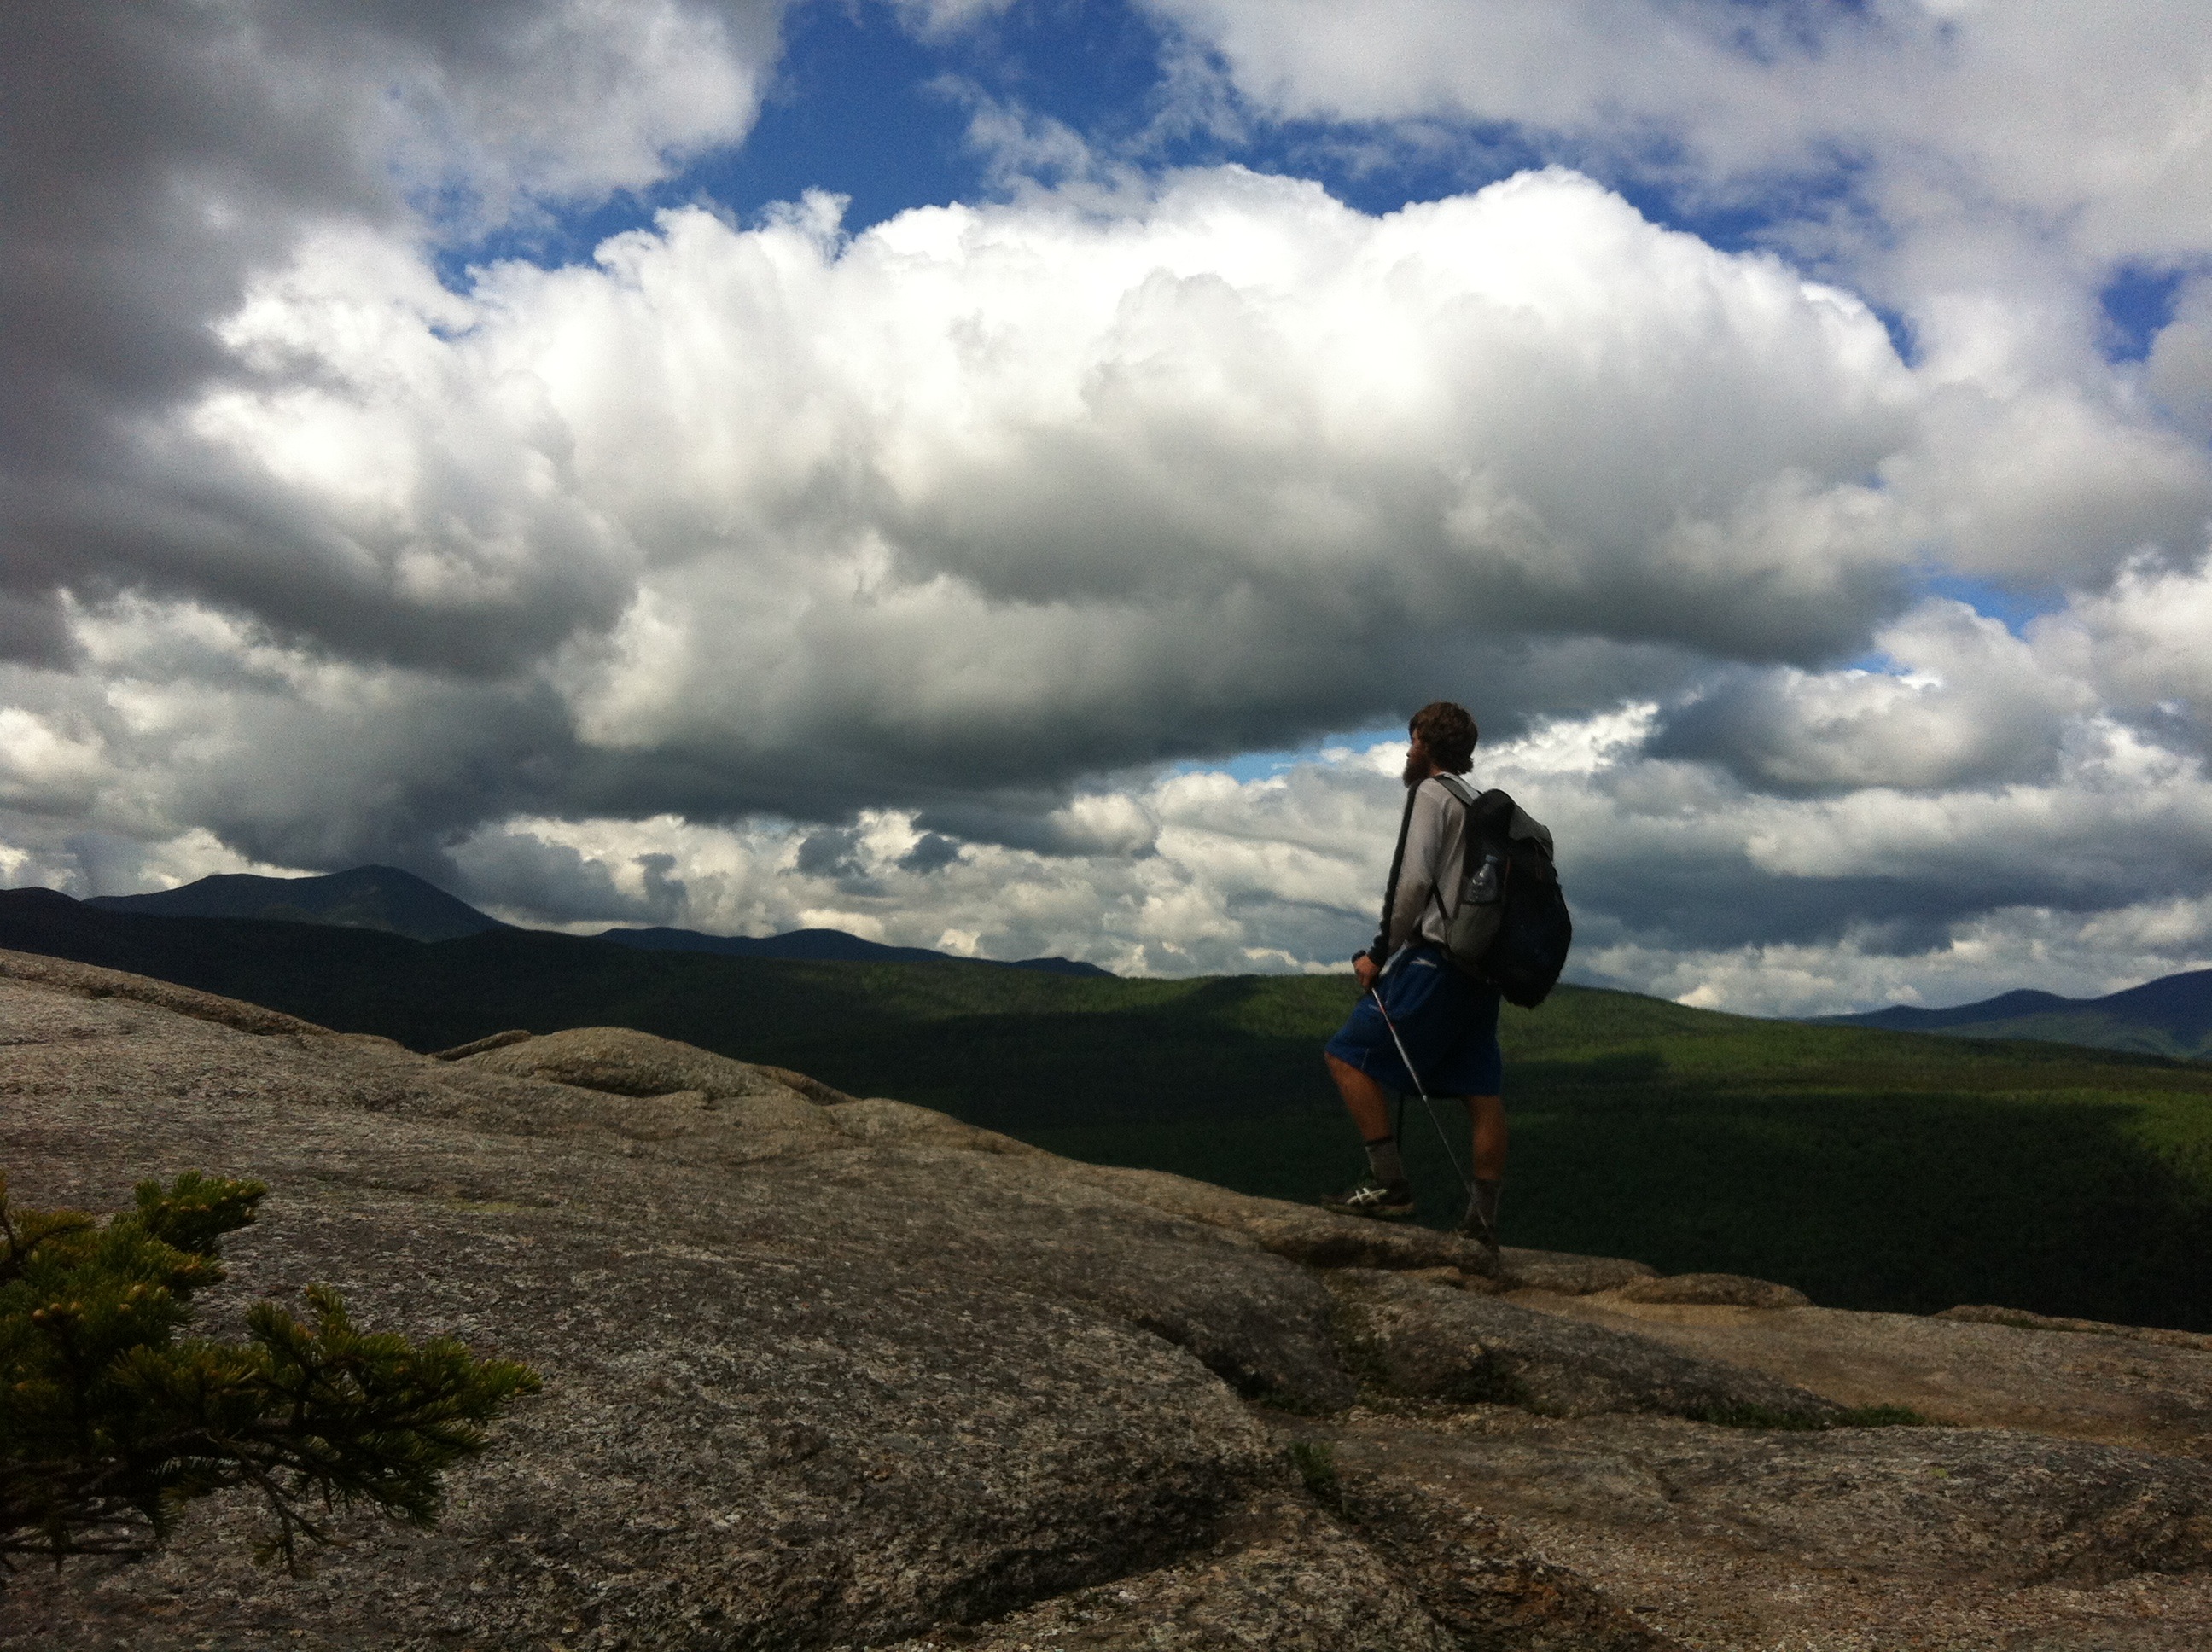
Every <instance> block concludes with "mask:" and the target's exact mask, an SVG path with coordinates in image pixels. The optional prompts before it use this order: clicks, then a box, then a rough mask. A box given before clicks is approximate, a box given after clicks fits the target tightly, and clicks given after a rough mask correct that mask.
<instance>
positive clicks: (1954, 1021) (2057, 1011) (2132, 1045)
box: [1817, 969, 2212, 1059]
mask: <svg viewBox="0 0 2212 1652" xmlns="http://www.w3.org/2000/svg"><path fill="white" fill-rule="evenodd" d="M1817 1018H1818V1019H1819V1020H1820V1021H1821V1022H1824V1023H1827V1024H1829V1025H1832V1026H1841V1027H1880V1028H1882V1029H1886V1030H1887V1031H1890V1032H1928V1033H1944V1034H1948V1035H1949V1036H1953V1037H1958V1038H2032V1039H2037V1040H2040V1041H2042V1042H2046V1043H2054V1044H2089V1045H2093V1046H2095V1047H2097V1048H2101V1049H2113V1050H2132V1051H2136V1052H2139V1053H2142V1054H2151V1055H2173V1056H2181V1057H2184V1058H2188V1059H2202V1058H2205V1057H2212V969H2191V970H2187V971H2185V972H2184V973H2182V974H2180V975H2161V976H2160V977H2159V979H2157V980H2156V981H2145V982H2144V983H2143V984H2142V986H2140V987H2129V988H2127V989H2126V990H2125V991H2124V992H2118V993H2106V995H2105V996H2104V997H2102V998H2062V997H2061V996H2060V995H2059V994H2057V993H2041V992H2036V991H2033V990H2032V989H2027V988H2023V989H2021V990H2020V991H2016V992H2010V993H2000V994H1998V995H1997V996H1996V998H1990V999H1983V1000H1982V1001H1981V1002H1980V1003H1978V1004H1959V1005H1952V1006H1951V1007H1950V1008H1948V1009H1942V1010H1922V1009H1916V1008H1914V1007H1912V1006H1911V1005H1903V1004H1894V1005H1890V1006H1889V1007H1888V1008H1887V1009H1885V1010H1869V1011H1864V1012H1863V1013H1862V1014H1858V1015H1831V1016H1821V1017H1817Z"/></svg>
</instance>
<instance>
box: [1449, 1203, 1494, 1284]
mask: <svg viewBox="0 0 2212 1652" xmlns="http://www.w3.org/2000/svg"><path fill="white" fill-rule="evenodd" d="M1454 1231H1455V1232H1456V1233H1457V1234H1458V1235H1459V1236H1460V1237H1461V1238H1462V1239H1466V1240H1468V1241H1471V1242H1473V1243H1474V1247H1475V1248H1476V1249H1477V1250H1479V1251H1480V1252H1481V1253H1482V1255H1481V1260H1480V1264H1479V1265H1478V1266H1477V1270H1476V1271H1477V1272H1480V1273H1483V1274H1486V1275H1487V1276H1488V1277H1489V1278H1493V1279H1494V1278H1497V1277H1498V1233H1497V1230H1495V1229H1494V1228H1492V1226H1491V1225H1490V1224H1489V1223H1487V1222H1486V1221H1484V1220H1483V1219H1482V1212H1480V1211H1479V1210H1477V1209H1475V1208H1474V1206H1472V1205H1469V1206H1468V1208H1467V1214H1466V1215H1465V1216H1462V1218H1460V1219H1459V1226H1458V1227H1457V1228H1455V1230H1454Z"/></svg>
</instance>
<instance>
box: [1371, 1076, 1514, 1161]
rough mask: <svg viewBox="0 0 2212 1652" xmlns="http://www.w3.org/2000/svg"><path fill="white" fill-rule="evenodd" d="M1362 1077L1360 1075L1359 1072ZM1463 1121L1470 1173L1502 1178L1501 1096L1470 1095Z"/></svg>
mask: <svg viewBox="0 0 2212 1652" xmlns="http://www.w3.org/2000/svg"><path fill="white" fill-rule="evenodd" d="M1361 1076H1362V1077H1363V1078H1364V1076H1365V1075H1364V1074H1362V1075H1361ZM1467 1122H1468V1129H1469V1131H1470V1132H1471V1133H1472V1134H1473V1135H1474V1174H1475V1177H1476V1179H1477V1180H1478V1181H1504V1179H1505V1098H1504V1096H1468V1098H1467Z"/></svg>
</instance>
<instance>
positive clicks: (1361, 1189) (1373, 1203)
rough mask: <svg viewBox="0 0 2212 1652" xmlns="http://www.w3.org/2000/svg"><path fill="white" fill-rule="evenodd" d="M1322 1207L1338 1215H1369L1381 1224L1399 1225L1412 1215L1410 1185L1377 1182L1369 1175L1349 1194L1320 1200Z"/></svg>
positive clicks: (1407, 1182) (1408, 1182)
mask: <svg viewBox="0 0 2212 1652" xmlns="http://www.w3.org/2000/svg"><path fill="white" fill-rule="evenodd" d="M1322 1209H1324V1210H1331V1211H1334V1212H1337V1213H1338V1214H1339V1215H1341V1216H1371V1217H1374V1218H1376V1219H1377V1220H1379V1221H1383V1222H1402V1221H1404V1220H1405V1219H1406V1218H1407V1217H1409V1216H1411V1215H1412V1214H1413V1183H1412V1182H1410V1181H1376V1180H1375V1178H1374V1177H1372V1176H1370V1177H1368V1178H1367V1180H1365V1181H1363V1182H1361V1183H1360V1184H1359V1185H1358V1187H1354V1188H1353V1189H1352V1191H1351V1192H1350V1193H1340V1194H1339V1195H1337V1197H1335V1198H1334V1199H1324V1200H1322Z"/></svg>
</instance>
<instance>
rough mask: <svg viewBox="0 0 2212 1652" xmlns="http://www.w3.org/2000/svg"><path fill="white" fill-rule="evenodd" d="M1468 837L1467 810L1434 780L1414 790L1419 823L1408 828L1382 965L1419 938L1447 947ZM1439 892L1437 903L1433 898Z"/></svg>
mask: <svg viewBox="0 0 2212 1652" xmlns="http://www.w3.org/2000/svg"><path fill="white" fill-rule="evenodd" d="M1466 833H1467V810H1466V809H1465V808H1464V807H1463V806H1462V805H1461V803H1460V800H1459V799H1457V798H1455V797H1454V796H1452V794H1451V793H1449V792H1448V791H1446V790H1445V789H1444V783H1443V781H1442V780H1437V778H1436V777H1435V776H1434V775H1431V776H1430V778H1428V779H1427V780H1423V781H1422V782H1421V783H1420V785H1419V786H1418V787H1415V788H1414V789H1413V818H1412V819H1411V820H1410V821H1409V822H1408V823H1407V827H1406V854H1405V859H1404V860H1403V861H1402V863H1401V865H1400V866H1399V869H1398V897H1397V899H1396V900H1395V901H1394V902H1392V903H1391V906H1390V912H1389V926H1388V928H1387V929H1385V931H1384V932H1383V952H1382V955H1381V957H1377V958H1376V963H1383V962H1385V961H1387V960H1388V959H1389V956H1390V954H1392V953H1393V952H1395V951H1397V950H1398V949H1399V948H1400V947H1401V946H1403V945H1405V944H1407V942H1408V941H1409V940H1412V939H1413V938H1414V937H1415V936H1417V935H1418V936H1419V938H1420V939H1421V940H1423V941H1427V942H1431V943H1433V944H1436V945H1438V946H1442V945H1443V944H1444V938H1445V936H1446V935H1447V934H1448V933H1449V932H1450V928H1451V917H1452V911H1453V908H1455V907H1456V906H1457V905H1458V904H1459V893H1460V892H1459V890H1457V889H1456V888H1455V887H1454V884H1455V878H1454V874H1455V872H1458V870H1459V865H1460V844H1461V841H1462V839H1463V838H1464V837H1465V835H1466ZM1431 890H1435V891H1436V894H1437V899H1436V900H1433V901H1432V900H1431V899H1430V898H1429V893H1430V891H1431Z"/></svg>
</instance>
